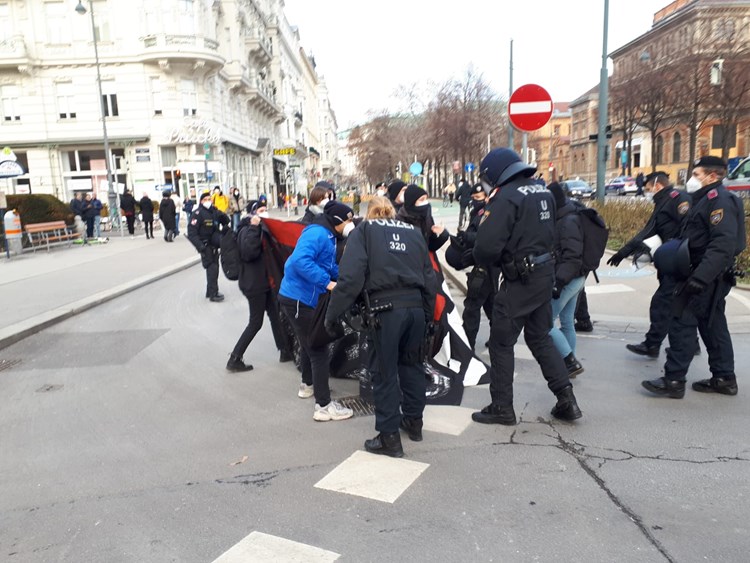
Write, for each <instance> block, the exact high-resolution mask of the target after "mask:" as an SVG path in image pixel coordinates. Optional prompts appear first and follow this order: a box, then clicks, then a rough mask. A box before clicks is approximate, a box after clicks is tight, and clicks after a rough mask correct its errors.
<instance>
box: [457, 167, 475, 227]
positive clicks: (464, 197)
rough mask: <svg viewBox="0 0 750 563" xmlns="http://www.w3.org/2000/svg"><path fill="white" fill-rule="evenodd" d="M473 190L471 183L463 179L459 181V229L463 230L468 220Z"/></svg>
mask: <svg viewBox="0 0 750 563" xmlns="http://www.w3.org/2000/svg"><path fill="white" fill-rule="evenodd" d="M471 194H472V189H471V186H470V185H469V183H468V182H467V181H466V180H464V179H463V178H461V179H460V180H459V181H458V189H457V190H456V199H457V200H458V229H459V230H461V229H463V226H464V221H465V220H466V210H467V209H468V208H469V207H470V206H471Z"/></svg>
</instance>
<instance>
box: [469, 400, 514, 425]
mask: <svg viewBox="0 0 750 563" xmlns="http://www.w3.org/2000/svg"><path fill="white" fill-rule="evenodd" d="M471 420H473V421H474V422H479V423H480V424H503V425H505V426H515V424H516V412H515V411H514V410H513V406H509V407H502V406H500V405H495V404H494V403H492V404H489V405H487V406H486V407H484V408H483V409H482V410H481V411H479V412H475V413H472V414H471Z"/></svg>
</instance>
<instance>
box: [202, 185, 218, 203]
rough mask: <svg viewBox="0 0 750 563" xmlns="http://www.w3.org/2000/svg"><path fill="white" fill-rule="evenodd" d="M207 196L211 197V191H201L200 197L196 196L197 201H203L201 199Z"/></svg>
mask: <svg viewBox="0 0 750 563" xmlns="http://www.w3.org/2000/svg"><path fill="white" fill-rule="evenodd" d="M217 187H218V186H217ZM207 197H211V192H203V193H202V194H201V196H200V197H199V198H198V201H199V202H200V201H203V200H204V199H206V198H207Z"/></svg>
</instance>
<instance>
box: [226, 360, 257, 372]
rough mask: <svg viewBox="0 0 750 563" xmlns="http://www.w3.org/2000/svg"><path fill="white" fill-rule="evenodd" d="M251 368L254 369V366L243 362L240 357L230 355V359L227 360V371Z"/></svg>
mask: <svg viewBox="0 0 750 563" xmlns="http://www.w3.org/2000/svg"><path fill="white" fill-rule="evenodd" d="M251 369H253V366H251V365H250V364H246V363H245V362H243V361H242V358H238V357H237V356H229V361H228V362H227V371H233V372H239V371H250V370H251Z"/></svg>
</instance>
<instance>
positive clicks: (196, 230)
mask: <svg viewBox="0 0 750 563" xmlns="http://www.w3.org/2000/svg"><path fill="white" fill-rule="evenodd" d="M228 225H229V217H227V216H226V215H225V214H224V213H222V212H221V211H219V210H218V209H216V207H214V206H213V203H212V201H211V194H209V193H208V192H203V193H202V194H201V195H200V200H199V205H198V209H197V210H196V211H194V212H193V215H192V217H190V221H189V223H188V239H189V240H190V242H191V243H192V244H193V246H194V247H195V248H196V250H197V251H198V253H199V254H200V255H201V263H202V264H203V268H205V270H206V298H207V299H209V300H211V301H212V302H214V303H216V302H219V301H224V295H223V294H222V293H219V244H220V241H221V229H222V228H227V226H228Z"/></svg>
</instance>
